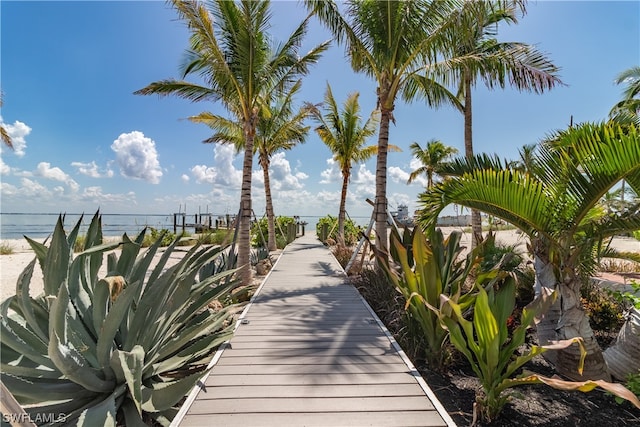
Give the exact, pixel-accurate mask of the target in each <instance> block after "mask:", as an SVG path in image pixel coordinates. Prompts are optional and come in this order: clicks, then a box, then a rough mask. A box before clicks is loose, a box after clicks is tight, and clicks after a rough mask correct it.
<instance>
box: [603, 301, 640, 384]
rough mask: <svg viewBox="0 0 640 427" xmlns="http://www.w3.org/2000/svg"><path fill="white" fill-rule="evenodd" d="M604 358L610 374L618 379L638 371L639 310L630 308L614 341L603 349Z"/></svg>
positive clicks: (639, 367)
mask: <svg viewBox="0 0 640 427" xmlns="http://www.w3.org/2000/svg"><path fill="white" fill-rule="evenodd" d="M604 359H605V360H606V361H607V366H608V367H609V372H611V375H613V376H614V377H616V378H617V379H618V380H620V381H625V380H626V379H627V376H628V375H629V374H637V373H638V371H640V310H638V309H637V308H635V307H632V308H631V311H630V312H629V314H628V315H627V320H626V321H625V322H624V325H622V328H621V329H620V332H619V333H618V338H617V339H616V342H615V343H614V345H612V346H611V347H609V348H608V349H606V350H605V351H604Z"/></svg>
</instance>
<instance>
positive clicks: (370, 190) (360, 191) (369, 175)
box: [349, 164, 376, 200]
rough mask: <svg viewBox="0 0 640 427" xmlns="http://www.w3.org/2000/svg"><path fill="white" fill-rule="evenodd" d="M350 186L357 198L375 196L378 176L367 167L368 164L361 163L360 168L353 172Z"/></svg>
mask: <svg viewBox="0 0 640 427" xmlns="http://www.w3.org/2000/svg"><path fill="white" fill-rule="evenodd" d="M351 183H352V184H353V185H350V186H349V188H350V189H352V191H353V194H354V196H355V197H356V198H357V199H362V200H364V199H365V198H367V197H373V196H375V194H376V176H375V174H374V173H373V172H371V171H370V170H369V169H367V167H366V165H364V164H361V165H360V167H359V168H358V170H357V171H356V172H355V173H354V174H353V177H352V179H351Z"/></svg>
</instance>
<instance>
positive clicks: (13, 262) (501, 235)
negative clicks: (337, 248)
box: [0, 227, 640, 301]
mask: <svg viewBox="0 0 640 427" xmlns="http://www.w3.org/2000/svg"><path fill="white" fill-rule="evenodd" d="M441 228H442V230H443V233H444V235H445V237H446V236H448V235H449V234H450V233H451V231H453V230H462V227H441ZM120 238H121V236H104V239H105V241H108V240H119V239H120ZM33 240H35V241H37V242H40V243H42V242H44V241H45V238H39V239H38V238H34V239H33ZM496 241H497V242H498V243H500V244H503V245H514V246H515V248H516V250H517V251H519V252H526V250H527V249H526V244H527V242H528V239H527V237H526V236H525V235H523V234H521V233H519V232H517V230H515V229H513V230H501V231H497V232H496ZM460 243H461V245H462V246H466V247H467V248H469V247H470V244H471V233H470V232H464V231H463V235H462V239H461V242H460ZM0 245H8V246H9V247H11V248H12V250H13V253H12V254H9V255H0V301H4V300H5V299H6V298H8V297H10V296H12V295H14V294H15V286H16V282H17V280H18V278H19V277H20V274H21V273H22V271H23V270H24V268H25V267H26V266H27V265H28V264H29V263H30V262H31V261H32V260H33V258H34V256H35V255H34V253H33V251H32V250H31V247H30V246H29V244H28V243H27V241H26V239H24V238H23V239H3V240H0ZM612 246H613V247H614V248H616V249H617V250H619V251H626V252H637V253H640V241H639V240H635V239H633V238H614V239H613V243H612ZM185 248H186V247H185ZM119 250H120V249H115V250H114V251H115V252H118V251H119ZM144 250H145V249H143V251H144ZM185 252H186V251H185V250H184V249H181V248H178V249H176V251H175V252H174V253H173V254H172V255H171V257H170V259H169V261H168V263H167V267H169V266H171V265H174V264H176V263H177V262H179V261H180V260H181V259H182V257H183V256H184V254H185ZM163 253H164V250H163V248H160V250H159V251H158V253H157V254H156V257H155V258H154V262H155V260H156V259H159V257H160V256H161V255H162V254H163ZM100 274H106V260H105V262H104V263H103V265H102V267H101V269H100ZM42 289H43V282H42V273H41V271H40V266H39V265H38V263H36V267H35V270H34V274H33V276H32V278H31V284H30V294H31V295H32V296H35V295H37V294H38V293H40V292H42Z"/></svg>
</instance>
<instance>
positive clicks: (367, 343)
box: [231, 337, 393, 351]
mask: <svg viewBox="0 0 640 427" xmlns="http://www.w3.org/2000/svg"><path fill="white" fill-rule="evenodd" d="M355 338H357V337H354V339H349V340H344V341H334V340H323V341H321V340H317V341H314V340H302V339H298V340H288V341H275V340H274V341H255V340H251V341H240V340H238V341H232V342H231V348H233V349H235V350H244V349H266V350H268V349H291V350H294V349H302V350H304V349H307V350H332V349H345V350H346V349H350V348H355V349H362V350H365V349H368V348H374V349H382V350H387V349H388V350H389V351H393V347H392V346H391V343H390V342H389V340H386V342H385V341H384V340H383V339H380V338H375V339H373V338H372V339H370V340H363V339H360V340H358V339H355ZM265 339H266V340H268V339H269V338H268V337H265Z"/></svg>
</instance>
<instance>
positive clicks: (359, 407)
mask: <svg viewBox="0 0 640 427" xmlns="http://www.w3.org/2000/svg"><path fill="white" fill-rule="evenodd" d="M433 409H434V408H433V405H430V402H429V401H428V400H427V399H425V398H423V397H422V396H401V397H394V396H384V397H321V398H317V397H307V398H304V399H292V398H271V397H268V398H265V397H262V398H246V399H244V398H243V399H215V400H197V401H196V402H194V404H193V405H192V406H191V411H190V412H191V413H192V414H237V413H246V412H259V413H262V414H269V413H279V412H280V413H282V412H307V413H308V412H371V411H383V412H386V411H425V410H433Z"/></svg>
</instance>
